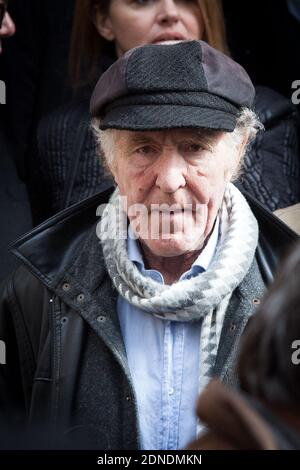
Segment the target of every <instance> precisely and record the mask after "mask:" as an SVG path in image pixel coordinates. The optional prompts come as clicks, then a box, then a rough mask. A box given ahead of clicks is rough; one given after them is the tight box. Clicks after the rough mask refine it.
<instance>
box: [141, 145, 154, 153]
mask: <svg viewBox="0 0 300 470" xmlns="http://www.w3.org/2000/svg"><path fill="white" fill-rule="evenodd" d="M137 152H138V153H139V154H141V155H146V156H147V155H152V154H154V153H155V149H154V148H153V147H151V146H150V145H144V146H143V147H140V148H139V149H137Z"/></svg>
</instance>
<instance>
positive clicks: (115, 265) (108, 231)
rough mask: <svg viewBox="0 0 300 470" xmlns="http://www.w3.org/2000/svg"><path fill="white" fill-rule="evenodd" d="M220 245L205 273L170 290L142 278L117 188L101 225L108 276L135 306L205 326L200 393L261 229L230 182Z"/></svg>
mask: <svg viewBox="0 0 300 470" xmlns="http://www.w3.org/2000/svg"><path fill="white" fill-rule="evenodd" d="M219 217H220V234H221V236H220V240H219V243H218V247H217V250H216V253H215V255H214V258H213V260H212V262H211V264H210V266H209V268H208V269H207V271H206V272H204V273H200V274H198V275H197V276H196V277H193V278H191V279H185V280H181V281H179V282H176V283H174V284H172V285H164V284H159V283H157V282H156V281H154V280H153V279H150V278H148V277H145V276H143V275H142V274H141V273H140V271H139V270H138V268H137V267H136V265H135V264H134V263H133V262H132V261H131V260H130V259H129V258H128V255H127V240H126V238H125V237H120V233H121V232H122V233H124V229H125V228H127V215H126V213H125V212H124V211H123V210H122V208H121V204H120V196H119V191H118V189H116V190H115V192H114V193H113V195H112V197H111V199H110V201H109V204H108V205H107V207H106V208H105V210H104V212H103V214H102V219H101V222H100V230H99V232H98V236H99V237H100V240H101V243H102V248H103V254H104V258H105V262H106V266H107V270H108V273H109V276H110V278H111V280H112V282H113V284H114V286H115V287H116V289H117V291H118V292H119V294H120V295H121V296H122V297H123V298H124V299H125V300H127V302H129V303H130V304H131V305H133V306H135V307H137V308H139V309H141V310H144V311H145V312H148V313H149V314H152V315H154V316H155V317H157V318H160V319H162V320H172V321H199V320H201V321H202V328H201V338H200V371H199V392H200V391H201V390H203V388H204V387H205V386H206V384H207V383H208V382H209V380H210V379H211V377H212V375H213V369H214V364H215V360H216V355H217V350H218V344H219V339H220V333H221V328H222V324H223V320H224V315H225V312H226V309H227V305H228V302H229V300H230V297H231V295H232V293H233V291H234V290H235V289H236V287H237V286H238V285H239V284H240V283H241V282H242V280H243V278H244V277H245V276H246V274H247V272H248V270H249V268H250V266H251V263H252V261H253V258H254V254H255V250H256V247H257V242H258V225H257V222H256V219H255V218H254V216H253V214H252V212H251V210H250V208H249V206H248V204H247V202H246V200H245V198H244V197H243V196H242V194H241V193H240V192H239V190H238V189H237V188H236V187H235V186H233V185H232V184H231V183H229V184H228V185H227V187H226V191H225V194H224V198H223V203H222V206H221V208H220V211H219Z"/></svg>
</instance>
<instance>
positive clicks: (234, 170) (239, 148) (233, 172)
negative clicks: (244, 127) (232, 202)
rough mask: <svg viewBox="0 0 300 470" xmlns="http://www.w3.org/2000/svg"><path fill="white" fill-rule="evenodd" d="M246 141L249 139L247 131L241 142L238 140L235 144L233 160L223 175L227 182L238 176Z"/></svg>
mask: <svg viewBox="0 0 300 470" xmlns="http://www.w3.org/2000/svg"><path fill="white" fill-rule="evenodd" d="M248 141H249V133H248V132H247V133H245V135H244V137H243V139H242V140H241V142H239V143H238V145H236V149H235V157H234V161H233V162H232V166H231V168H229V169H228V170H227V172H226V176H225V179H226V181H227V182H229V181H232V180H235V179H236V178H237V177H238V175H239V172H240V169H241V166H242V163H243V158H244V155H245V151H246V147H247V145H248Z"/></svg>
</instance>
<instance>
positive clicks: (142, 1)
mask: <svg viewBox="0 0 300 470" xmlns="http://www.w3.org/2000/svg"><path fill="white" fill-rule="evenodd" d="M154 1H155V0H132V3H135V4H136V5H141V6H143V5H148V4H149V3H153V2H154Z"/></svg>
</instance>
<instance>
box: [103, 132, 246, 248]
mask: <svg viewBox="0 0 300 470" xmlns="http://www.w3.org/2000/svg"><path fill="white" fill-rule="evenodd" d="M116 133H117V134H116V143H115V147H116V148H115V160H114V164H113V167H112V168H111V170H112V173H113V175H114V177H115V180H116V183H117V184H118V186H119V190H120V194H121V196H126V198H127V200H126V204H127V209H126V210H127V214H128V218H129V220H130V222H131V226H132V228H133V230H134V232H135V233H136V234H137V235H138V236H139V238H140V241H141V242H142V244H145V245H146V247H147V248H148V249H149V250H150V251H151V253H152V254H153V255H155V256H164V257H171V256H179V255H182V254H185V253H188V252H191V251H194V250H199V249H201V248H202V247H203V244H204V242H205V239H206V237H207V236H208V235H209V234H210V232H211V230H212V228H213V225H214V221H215V219H216V215H217V213H218V210H219V208H220V205H221V202H222V199H223V195H224V190H225V186H226V183H227V182H228V181H229V180H230V178H231V176H232V173H233V171H234V170H235V169H236V166H237V164H238V162H239V158H240V154H241V150H242V149H241V148H237V147H236V146H235V145H234V144H233V142H232V139H230V138H229V137H228V135H227V134H226V133H225V132H219V131H199V130H193V129H184V130H180V129H172V130H166V131H150V132H141V131H138V132H133V131H116ZM135 204H141V205H142V206H140V209H141V210H136V211H135V210H132V206H133V205H135ZM162 205H163V206H162ZM143 207H144V208H146V210H143Z"/></svg>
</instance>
